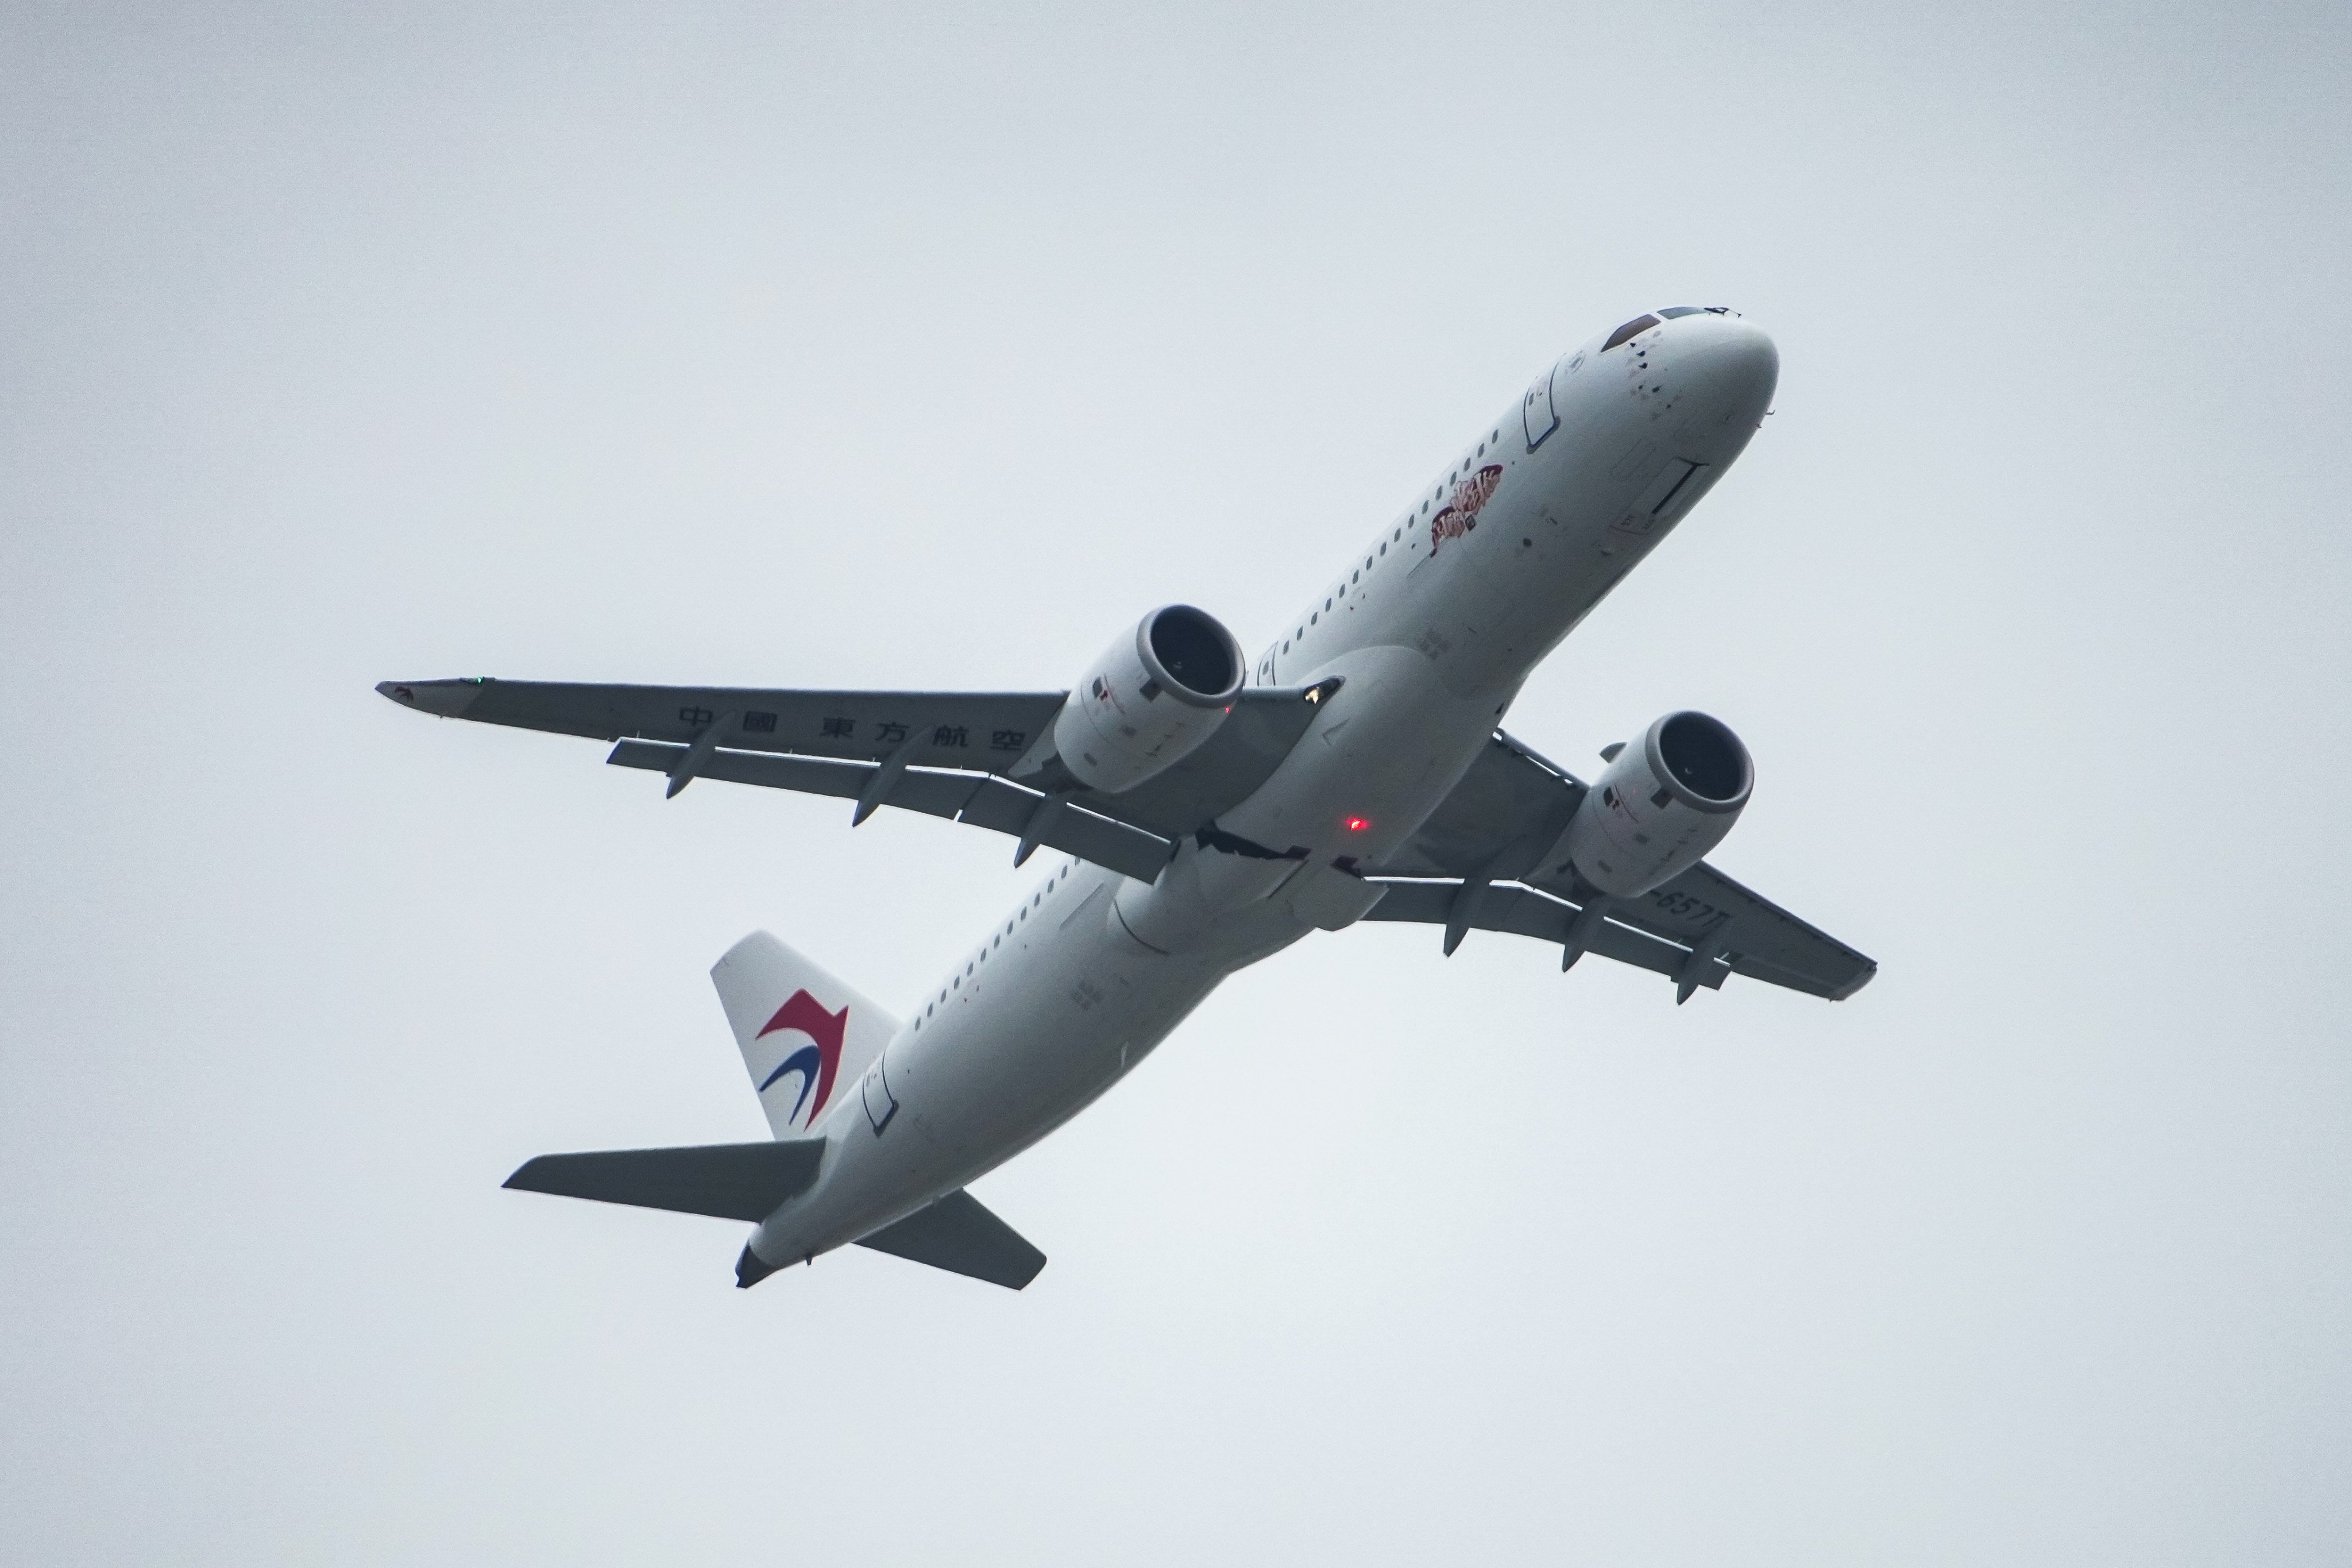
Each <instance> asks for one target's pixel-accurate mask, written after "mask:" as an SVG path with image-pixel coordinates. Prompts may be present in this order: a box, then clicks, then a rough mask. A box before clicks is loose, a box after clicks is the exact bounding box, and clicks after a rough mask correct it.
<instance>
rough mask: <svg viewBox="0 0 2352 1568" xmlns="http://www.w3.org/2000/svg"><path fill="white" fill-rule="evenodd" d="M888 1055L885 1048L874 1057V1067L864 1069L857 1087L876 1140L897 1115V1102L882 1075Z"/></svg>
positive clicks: (867, 1120) (885, 1078) (888, 1083)
mask: <svg viewBox="0 0 2352 1568" xmlns="http://www.w3.org/2000/svg"><path fill="white" fill-rule="evenodd" d="M889 1055H890V1052H889V1050H888V1049H887V1047H886V1048H885V1049H884V1050H883V1052H882V1054H881V1055H880V1056H878V1057H876V1058H874V1065H873V1066H872V1067H870V1068H866V1079H865V1081H864V1082H863V1083H862V1084H860V1085H859V1086H858V1089H859V1093H860V1094H861V1095H863V1097H864V1098H865V1100H866V1122H867V1124H868V1125H869V1126H871V1127H872V1128H873V1129H874V1136H876V1137H877V1138H879V1137H881V1136H882V1131H883V1129H885V1128H887V1127H888V1126H889V1125H890V1119H891V1118H892V1117H894V1116H896V1115H898V1100H895V1099H893V1098H891V1094H890V1082H889V1079H887V1077H886V1076H885V1075H884V1073H883V1064H884V1063H885V1062H886V1061H887V1059H888V1058H889Z"/></svg>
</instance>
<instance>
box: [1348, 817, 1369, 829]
mask: <svg viewBox="0 0 2352 1568" xmlns="http://www.w3.org/2000/svg"><path fill="white" fill-rule="evenodd" d="M1370 826H1371V823H1370V821H1368V820H1367V819H1365V818H1364V817H1360V816H1351V817H1349V818H1348V831H1349V832H1350V833H1361V832H1362V831H1363V830H1364V829H1365V828H1367V827H1370Z"/></svg>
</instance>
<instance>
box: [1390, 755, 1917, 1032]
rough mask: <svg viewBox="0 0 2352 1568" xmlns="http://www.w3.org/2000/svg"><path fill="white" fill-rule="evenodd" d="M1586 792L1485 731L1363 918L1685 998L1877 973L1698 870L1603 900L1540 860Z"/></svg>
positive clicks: (1835, 992) (1858, 979)
mask: <svg viewBox="0 0 2352 1568" xmlns="http://www.w3.org/2000/svg"><path fill="white" fill-rule="evenodd" d="M1585 792H1586V785H1585V784H1583V782H1582V781H1580V780H1579V779H1578V778H1576V777H1575V776H1574V775H1573V774H1571V773H1569V772H1568V770H1566V769H1565V768H1562V767H1560V766H1559V764H1558V763H1552V762H1549V761H1548V760H1546V759H1545V758H1543V757H1542V756H1539V755H1538V754H1537V753H1536V752H1534V751H1532V750H1530V749H1529V748H1528V747H1527V746H1525V745H1523V744H1521V743H1520V742H1517V741H1516V740H1513V739H1512V738H1511V737H1510V736H1508V735H1506V734H1504V733H1503V732H1502V731H1496V733H1495V737H1494V741H1493V743H1492V744H1490V745H1489V746H1487V748H1486V750H1485V751H1484V752H1481V753H1480V754H1479V757H1478V759H1477V761H1476V762H1475V763H1472V765H1471V767H1470V771H1469V772H1468V773H1465V775H1464V776H1463V779H1462V782H1461V784H1458V785H1456V786H1455V788H1454V792H1453V794H1451V795H1448V796H1447V797H1446V798H1445V800H1444V804H1442V805H1440V806H1439V807H1438V808H1437V810H1436V811H1435V812H1433V814H1432V815H1431V816H1430V818H1429V820H1428V821H1427V822H1426V823H1424V824H1423V826H1422V828H1421V831H1420V832H1418V833H1416V834H1415V835H1414V836H1413V837H1412V840H1411V841H1410V842H1408V843H1407V844H1406V845H1405V846H1404V847H1402V849H1400V850H1399V851H1398V852H1397V853H1396V854H1395V855H1392V856H1391V857H1389V858H1387V859H1386V860H1384V861H1382V862H1381V864H1380V865H1378V866H1374V867H1370V868H1368V869H1367V875H1368V876H1369V877H1370V879H1372V880H1374V881H1377V882H1382V883H1385V884H1386V885H1387V886H1388V889H1389V890H1388V891H1387V893H1386V894H1384V895H1383V896H1382V898H1381V901H1380V902H1379V903H1378V904H1377V905H1375V906H1373V908H1372V910H1371V912H1370V914H1369V915H1367V916H1366V917H1365V918H1366V919H1368V920H1374V921H1412V922H1417V923H1423V924H1429V925H1435V926H1442V927H1444V930H1445V951H1446V952H1449V953H1450V952H1453V951H1454V948H1455V947H1456V946H1457V945H1459V944H1460V942H1462V940H1463V938H1464V936H1465V934H1466V933H1467V932H1469V931H1508V932H1511V933H1513V934H1516V935H1519V936H1528V937H1534V938H1536V939H1538V940H1539V941H1543V942H1558V943H1559V944H1560V949H1561V960H1562V965H1563V967H1565V966H1566V965H1568V964H1572V963H1575V962H1576V961H1577V959H1578V958H1579V957H1580V956H1581V955H1583V954H1584V953H1587V952H1594V953H1598V954H1600V955H1601V957H1603V958H1611V959H1615V960H1617V961H1618V962H1620V963H1631V964H1633V965H1635V966H1636V967H1639V968H1643V969H1648V970H1651V971H1653V972H1654V973H1660V974H1664V975H1667V976H1669V977H1671V978H1672V979H1673V980H1674V982H1675V991H1676V994H1677V995H1678V996H1679V997H1680V998H1681V999H1683V1000H1688V999H1689V997H1690V996H1691V994H1693V993H1694V992H1695V991H1697V990H1699V989H1709V990H1712V989H1714V988H1716V987H1718V986H1720V985H1721V984H1723V982H1724V980H1725V979H1726V978H1727V977H1728V976H1730V975H1734V974H1738V975H1742V976H1745V977H1747V978H1749V979H1754V980H1762V981H1766V982H1769V984H1774V985H1780V986H1786V987H1788V988H1789V989H1790V990H1794V991H1802V992H1805V993H1808V994H1811V995H1815V996H1822V997H1827V998H1829V999H1830V1000H1832V1001H1843V1000H1844V999H1845V998H1846V997H1848V996H1851V995H1853V994H1854V993H1855V992H1856V991H1859V990H1861V989H1862V988H1863V987H1864V985H1866V984H1869V983H1870V980H1871V977H1872V976H1873V975H1874V974H1876V973H1878V966H1877V964H1875V963H1873V962H1872V961H1871V960H1870V959H1868V958H1865V957H1864V956H1863V955H1862V954H1861V953H1859V952H1855V951H1854V950H1853V948H1850V947H1848V946H1846V945H1845V944H1844V943H1843V942H1839V941H1837V940H1836V939H1835V938H1834V937H1832V936H1830V935H1828V934H1827V933H1826V932H1823V931H1820V930H1818V929H1816V928H1815V927H1813V926H1811V925H1809V924H1807V923H1806V922H1805V921H1801V920H1800V919H1798V918H1797V917H1796V916H1795V915H1792V914H1790V912H1789V911H1788V910H1784V909H1781V908H1780V906H1779V905H1777V904H1775V903H1773V902H1771V901H1770V900H1768V899H1765V898H1763V897H1762V896H1760V895H1759V894H1757V893H1754V892H1751V891H1750V890H1749V889H1747V888H1744V887H1742V886H1741V885H1740V884H1739V883H1738V882H1735V881H1733V880H1732V879H1730V878H1729V877H1727V876H1725V875H1724V874H1723V873H1722V872H1721V871H1718V870H1717V869H1716V868H1714V867H1713V866H1710V865H1708V864H1706V862H1705V861H1701V862H1699V863H1698V864H1696V865H1695V866H1692V867H1690V868H1688V869H1686V870H1685V871H1683V872H1681V873H1680V874H1678V875H1676V876H1675V877H1674V878H1672V879H1669V880H1668V881H1666V882H1665V883H1664V885H1662V886H1660V887H1658V888H1655V889H1652V890H1651V891H1649V892H1647V893H1644V894H1642V895H1641V896H1640V897H1638V898H1630V899H1612V898H1606V897H1603V896H1601V894H1600V892H1599V890H1598V889H1594V888H1593V887H1591V885H1590V884H1588V883H1586V882H1585V881H1584V880H1583V879H1581V878H1580V877H1579V876H1578V875H1577V873H1576V870H1575V868H1574V867H1573V866H1571V865H1569V864H1568V863H1566V862H1565V861H1564V860H1561V861H1558V862H1557V863H1555V862H1554V861H1553V860H1552V859H1549V858H1547V857H1548V856H1549V851H1551V850H1552V848H1553V847H1555V846H1556V845H1557V844H1558V843H1559V839H1560V836H1561V834H1562V833H1563V832H1565V831H1566V829H1567V827H1568V825H1569V823H1570V819H1571V818H1572V817H1574V816H1575V815H1576V811H1577V807H1578V806H1579V805H1581V804H1582V802H1583V800H1584V795H1585Z"/></svg>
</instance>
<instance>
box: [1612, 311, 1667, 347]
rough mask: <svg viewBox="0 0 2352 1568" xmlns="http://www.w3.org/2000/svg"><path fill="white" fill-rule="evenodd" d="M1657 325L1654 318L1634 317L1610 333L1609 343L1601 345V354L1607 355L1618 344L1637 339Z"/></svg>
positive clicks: (1656, 319)
mask: <svg viewBox="0 0 2352 1568" xmlns="http://www.w3.org/2000/svg"><path fill="white" fill-rule="evenodd" d="M1657 324H1658V318H1657V317H1655V316H1636V317H1634V318H1633V320H1632V321H1628V322H1626V323H1625V324H1624V325H1623V326H1622V327H1620V328H1618V329H1617V330H1616V331H1613V332H1612V333H1610V334H1609V341H1608V342H1605V343H1602V344H1601V353H1608V352H1609V351H1610V350H1611V349H1613V348H1615V347H1616V346H1617V345H1618V344H1619V343H1622V342H1626V341H1627V340H1629V339H1632V338H1638V337H1640V336H1641V335H1642V334H1643V332H1646V331H1649V330H1650V329H1651V328H1652V327H1654V326H1656V325H1657Z"/></svg>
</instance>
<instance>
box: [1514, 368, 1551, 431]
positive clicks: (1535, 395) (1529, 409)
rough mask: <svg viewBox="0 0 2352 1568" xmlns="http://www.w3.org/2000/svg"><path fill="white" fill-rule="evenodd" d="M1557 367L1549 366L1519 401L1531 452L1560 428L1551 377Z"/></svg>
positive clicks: (1520, 413)
mask: <svg viewBox="0 0 2352 1568" xmlns="http://www.w3.org/2000/svg"><path fill="white" fill-rule="evenodd" d="M1557 369H1559V366H1558V365H1557V364H1554V365H1551V366H1548V367H1547V368H1546V369H1545V371H1544V373H1543V375H1542V377H1541V378H1540V379H1538V381H1537V383H1536V384H1534V385H1533V386H1530V387H1528V395H1527V396H1526V397H1524V398H1522V399H1521V400H1520V402H1519V416H1520V418H1521V420H1522V422H1523V423H1524V424H1525V425H1526V426H1527V432H1528V451H1530V452H1532V451H1534V450H1535V449H1536V448H1537V447H1540V446H1542V445H1543V441H1544V437H1547V436H1549V435H1550V434H1551V433H1552V432H1553V431H1555V430H1557V429H1559V413H1558V412H1557V411H1556V410H1555V409H1554V408H1553V407H1552V403H1551V378H1552V373H1553V372H1554V371H1555V370H1557Z"/></svg>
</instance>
